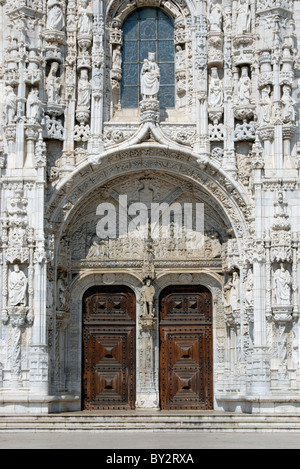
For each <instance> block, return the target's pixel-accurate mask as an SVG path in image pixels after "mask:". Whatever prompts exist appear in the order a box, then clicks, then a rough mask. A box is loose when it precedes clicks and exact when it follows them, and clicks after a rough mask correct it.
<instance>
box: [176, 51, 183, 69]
mask: <svg viewBox="0 0 300 469" xmlns="http://www.w3.org/2000/svg"><path fill="white" fill-rule="evenodd" d="M184 66H185V52H184V50H183V49H182V47H181V46H176V67H177V69H179V68H184Z"/></svg>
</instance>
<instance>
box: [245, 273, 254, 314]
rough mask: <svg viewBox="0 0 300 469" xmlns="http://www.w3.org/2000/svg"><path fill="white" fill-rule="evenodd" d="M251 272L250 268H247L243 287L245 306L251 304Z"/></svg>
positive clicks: (252, 285) (252, 284)
mask: <svg viewBox="0 0 300 469" xmlns="http://www.w3.org/2000/svg"><path fill="white" fill-rule="evenodd" d="M253 287H254V283H253V272H252V269H249V271H248V275H247V279H246V287H245V290H246V291H245V300H246V306H253Z"/></svg>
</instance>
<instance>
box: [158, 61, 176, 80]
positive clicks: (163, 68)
mask: <svg viewBox="0 0 300 469" xmlns="http://www.w3.org/2000/svg"><path fill="white" fill-rule="evenodd" d="M159 68H160V83H161V85H171V84H172V85H173V84H174V81H175V70H174V64H172V63H171V64H160V66H159Z"/></svg>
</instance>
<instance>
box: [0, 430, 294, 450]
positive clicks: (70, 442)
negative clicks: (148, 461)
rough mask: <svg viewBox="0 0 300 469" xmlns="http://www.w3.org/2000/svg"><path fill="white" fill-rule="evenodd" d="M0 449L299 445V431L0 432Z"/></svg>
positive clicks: (190, 447) (248, 447)
mask: <svg viewBox="0 0 300 469" xmlns="http://www.w3.org/2000/svg"><path fill="white" fill-rule="evenodd" d="M0 449H105V450H111V449H112V450H122V449H151V450H152V449H157V450H164V449H169V450H183V449H185V450H187V449H190V450H192V449H300V433H288V432H287V433H259V432H257V433H219V432H218V433H208V432H128V433H127V432H125V433H115V432H95V433H91V432H85V433H81V432H76V433H73V432H63V433H56V432H55V433H0Z"/></svg>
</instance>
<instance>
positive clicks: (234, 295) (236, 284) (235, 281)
mask: <svg viewBox="0 0 300 469" xmlns="http://www.w3.org/2000/svg"><path fill="white" fill-rule="evenodd" d="M230 286H231V290H230V304H231V307H232V310H233V311H236V310H237V309H239V305H240V279H239V276H238V273H237V272H233V275H232V282H231V283H230Z"/></svg>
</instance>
